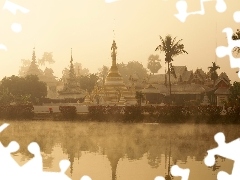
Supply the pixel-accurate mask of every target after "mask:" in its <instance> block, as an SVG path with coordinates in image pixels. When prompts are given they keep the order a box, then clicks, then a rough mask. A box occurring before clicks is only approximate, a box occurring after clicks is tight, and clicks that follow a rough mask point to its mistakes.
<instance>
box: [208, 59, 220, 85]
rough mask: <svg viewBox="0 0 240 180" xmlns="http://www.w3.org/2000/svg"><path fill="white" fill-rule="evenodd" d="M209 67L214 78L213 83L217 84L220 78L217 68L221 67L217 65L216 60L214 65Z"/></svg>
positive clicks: (212, 78)
mask: <svg viewBox="0 0 240 180" xmlns="http://www.w3.org/2000/svg"><path fill="white" fill-rule="evenodd" d="M208 69H209V72H210V74H211V80H213V84H214V85H215V82H216V80H217V78H218V73H217V69H220V67H219V66H217V65H216V63H215V62H212V66H210V67H208Z"/></svg>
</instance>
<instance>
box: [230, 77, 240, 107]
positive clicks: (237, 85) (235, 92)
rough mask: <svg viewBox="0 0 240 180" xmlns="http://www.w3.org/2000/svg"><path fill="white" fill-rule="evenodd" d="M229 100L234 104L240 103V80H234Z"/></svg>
mask: <svg viewBox="0 0 240 180" xmlns="http://www.w3.org/2000/svg"><path fill="white" fill-rule="evenodd" d="M229 91H230V94H229V101H230V103H233V104H240V82H236V81H235V82H234V83H233V84H232V86H231V87H230V89H229Z"/></svg>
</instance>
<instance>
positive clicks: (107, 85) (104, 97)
mask: <svg viewBox="0 0 240 180" xmlns="http://www.w3.org/2000/svg"><path fill="white" fill-rule="evenodd" d="M111 50H112V53H111V57H112V66H111V68H110V70H109V72H108V75H107V77H106V79H105V82H104V85H103V87H102V88H100V89H99V90H98V89H95V90H94V91H93V93H92V94H93V99H94V100H95V101H96V99H97V103H98V104H99V100H100V99H101V103H106V104H110V105H111V104H112V105H114V104H116V105H118V104H122V103H123V102H125V103H124V104H125V105H133V104H136V103H137V100H136V98H135V94H136V91H135V88H134V87H132V88H127V87H126V85H125V83H124V82H123V77H122V76H121V74H120V73H119V71H118V67H117V62H116V57H117V51H116V50H117V45H116V42H115V41H114V40H113V43H112V47H111Z"/></svg>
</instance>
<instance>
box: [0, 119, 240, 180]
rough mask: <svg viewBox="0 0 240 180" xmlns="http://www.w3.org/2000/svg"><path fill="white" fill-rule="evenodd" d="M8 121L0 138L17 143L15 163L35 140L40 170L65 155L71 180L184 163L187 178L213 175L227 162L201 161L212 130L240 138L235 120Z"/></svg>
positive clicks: (119, 176)
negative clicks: (209, 164)
mask: <svg viewBox="0 0 240 180" xmlns="http://www.w3.org/2000/svg"><path fill="white" fill-rule="evenodd" d="M4 122H7V121H1V123H4ZM8 123H10V126H8V127H7V128H6V129H5V130H4V131H3V132H2V133H1V135H0V137H1V142H2V144H3V145H4V146H7V145H8V143H10V142H11V141H12V140H15V141H17V142H18V143H19V145H20V150H19V151H18V152H17V153H15V154H13V157H14V158H15V160H16V161H17V162H18V163H19V164H20V165H24V163H26V162H27V161H28V160H29V159H31V158H32V157H33V155H32V154H30V153H29V152H28V150H27V146H28V145H29V144H30V143H31V142H33V141H35V142H37V143H38V144H39V146H40V149H41V153H42V156H43V166H44V170H45V171H59V170H60V169H59V164H58V163H59V161H60V160H62V159H69V160H70V162H71V166H70V168H69V169H68V170H67V172H66V174H67V175H69V177H71V178H72V179H73V180H79V179H80V178H81V177H82V176H83V175H89V176H90V177H91V178H92V179H93V180H113V179H116V180H135V179H136V180H154V178H155V177H156V176H165V175H167V174H168V171H169V166H171V165H173V164H178V165H179V166H180V167H182V168H189V169H190V178H189V180H202V179H207V180H216V179H217V178H216V175H217V172H218V171H219V170H224V171H226V172H228V173H231V169H232V166H233V162H232V161H230V160H228V159H224V158H222V157H217V159H216V164H215V166H213V167H207V166H206V165H205V164H204V162H203V159H204V157H205V155H206V152H207V150H209V149H211V148H214V147H217V144H216V142H215V141H214V135H215V134H216V133H217V132H223V133H224V134H225V136H226V141H227V142H229V141H232V140H234V139H236V138H238V137H240V133H239V132H238V129H239V125H203V124H199V125H194V124H123V123H100V122H69V121H66V122H63V121H59V122H58V121H9V122H8ZM172 179H176V180H180V179H181V178H180V177H174V178H172Z"/></svg>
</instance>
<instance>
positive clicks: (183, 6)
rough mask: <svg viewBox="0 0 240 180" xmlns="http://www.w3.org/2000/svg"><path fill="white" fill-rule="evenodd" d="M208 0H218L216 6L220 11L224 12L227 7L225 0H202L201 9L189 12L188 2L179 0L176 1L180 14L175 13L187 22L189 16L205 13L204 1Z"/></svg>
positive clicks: (178, 17)
mask: <svg viewBox="0 0 240 180" xmlns="http://www.w3.org/2000/svg"><path fill="white" fill-rule="evenodd" d="M208 1H216V6H215V8H216V10H217V11H218V12H219V13H222V12H224V11H226V9H227V5H226V3H225V1H224V0H200V5H201V9H200V10H199V11H195V12H187V7H188V4H187V2H186V1H185V0H179V1H178V2H177V3H176V8H177V10H178V14H175V17H176V18H177V19H178V20H180V21H181V22H185V21H186V19H187V17H188V16H190V15H195V14H200V15H203V14H205V9H204V2H208Z"/></svg>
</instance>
